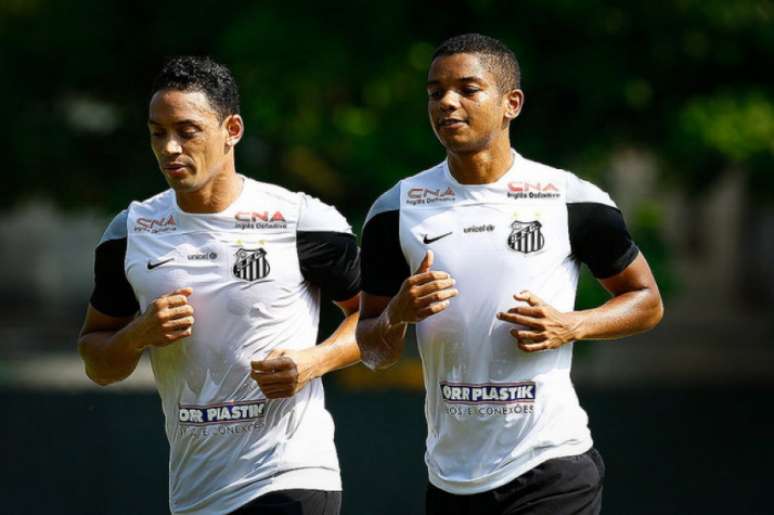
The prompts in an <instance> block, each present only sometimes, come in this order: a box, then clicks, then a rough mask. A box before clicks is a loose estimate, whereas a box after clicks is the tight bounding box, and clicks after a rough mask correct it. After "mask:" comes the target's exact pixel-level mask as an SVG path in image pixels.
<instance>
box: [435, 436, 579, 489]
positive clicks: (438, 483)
mask: <svg viewBox="0 0 774 515" xmlns="http://www.w3.org/2000/svg"><path fill="white" fill-rule="evenodd" d="M593 445H594V442H593V440H592V439H591V438H588V439H584V440H582V441H581V442H579V443H577V444H564V445H562V446H560V447H551V448H549V449H548V450H546V451H544V452H541V453H539V454H538V455H537V456H535V457H534V458H532V459H530V460H528V461H525V462H523V463H520V464H518V465H515V466H513V467H508V468H506V469H503V470H501V471H499V472H494V473H492V474H490V475H488V476H485V477H483V478H478V479H471V480H470V481H448V480H445V479H443V478H441V477H440V476H439V475H437V474H435V473H434V472H433V471H432V470H430V469H428V479H429V480H430V483H431V484H432V485H433V486H435V487H436V488H440V489H441V490H443V491H445V492H448V493H450V494H454V495H472V494H480V493H482V492H488V491H491V490H494V489H495V488H499V487H501V486H503V485H505V484H507V483H510V482H511V481H513V480H514V479H516V478H517V477H519V476H521V475H522V474H525V473H527V472H529V471H530V470H532V469H533V468H535V467H537V466H538V465H540V464H541V463H544V462H546V461H548V460H552V459H555V458H566V457H569V456H578V455H580V454H583V453H584V452H587V451H588V450H589V449H591V447H592V446H593Z"/></svg>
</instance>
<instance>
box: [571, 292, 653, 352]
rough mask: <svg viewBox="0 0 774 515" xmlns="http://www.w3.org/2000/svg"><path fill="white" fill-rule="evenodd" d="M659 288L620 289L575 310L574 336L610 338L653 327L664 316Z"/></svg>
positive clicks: (590, 338) (597, 338) (582, 338)
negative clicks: (593, 304)
mask: <svg viewBox="0 0 774 515" xmlns="http://www.w3.org/2000/svg"><path fill="white" fill-rule="evenodd" d="M663 312H664V308H663V306H662V304H661V297H660V296H659V294H658V292H655V291H653V290H652V289H649V288H643V289H640V290H634V291H629V292H626V293H622V294H620V295H617V296H615V297H612V298H611V299H610V300H608V301H607V302H605V303H604V304H602V305H601V306H599V307H596V308H593V309H588V310H583V311H576V312H574V315H575V318H576V321H577V325H576V329H575V335H574V336H575V337H574V338H573V339H575V340H610V339H615V338H622V337H624V336H629V335H632V334H636V333H641V332H644V331H647V330H649V329H652V328H653V327H655V326H656V324H658V322H659V321H660V320H661V317H662V316H663Z"/></svg>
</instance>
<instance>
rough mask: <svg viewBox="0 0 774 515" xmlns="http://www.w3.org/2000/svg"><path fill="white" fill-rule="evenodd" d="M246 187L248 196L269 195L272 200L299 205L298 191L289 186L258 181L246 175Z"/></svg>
mask: <svg viewBox="0 0 774 515" xmlns="http://www.w3.org/2000/svg"><path fill="white" fill-rule="evenodd" d="M244 179H245V188H247V189H248V196H250V197H253V196H261V197H264V198H266V197H268V198H269V199H271V200H272V201H275V202H279V203H285V204H293V205H297V204H298V203H299V200H298V195H299V194H298V192H295V191H290V190H289V189H287V188H283V187H282V186H279V185H277V184H271V183H269V182H261V181H256V180H255V179H251V178H250V177H245V178H244Z"/></svg>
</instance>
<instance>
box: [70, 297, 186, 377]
mask: <svg viewBox="0 0 774 515" xmlns="http://www.w3.org/2000/svg"><path fill="white" fill-rule="evenodd" d="M189 295H191V288H181V289H180V290H177V291H175V292H172V293H171V294H169V295H163V296H161V297H159V298H158V299H156V300H155V301H153V302H152V303H151V304H150V306H149V307H148V309H147V310H146V311H145V313H143V314H142V315H140V316H138V317H136V318H135V317H134V316H129V317H115V316H110V315H106V314H104V313H101V312H100V311H98V310H97V309H95V308H94V307H93V306H92V305H89V307H88V309H87V310H86V320H85V321H84V323H83V328H82V329H81V334H80V336H79V338H78V351H79V352H80V354H81V359H83V363H84V366H85V368H86V375H87V376H89V379H91V380H92V381H94V382H95V383H97V384H98V385H100V386H106V385H109V384H112V383H116V382H118V381H122V380H123V379H126V378H127V377H129V376H130V375H131V373H132V372H134V369H135V368H137V363H138V362H139V360H140V356H141V355H142V351H143V350H144V349H145V348H146V347H163V346H166V345H169V344H171V343H173V342H176V341H177V340H180V339H181V338H185V337H186V336H190V335H191V331H192V329H193V323H194V318H193V307H192V306H191V305H190V304H188V296H189Z"/></svg>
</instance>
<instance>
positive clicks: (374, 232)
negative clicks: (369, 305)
mask: <svg viewBox="0 0 774 515" xmlns="http://www.w3.org/2000/svg"><path fill="white" fill-rule="evenodd" d="M399 216H400V214H399V211H397V210H393V211H384V212H382V213H379V214H378V215H376V216H374V217H373V218H371V219H370V220H369V221H368V222H367V223H366V225H365V227H364V228H363V252H362V255H361V257H360V267H361V270H362V275H363V291H364V292H366V293H370V294H372V295H382V296H385V297H392V296H394V295H395V294H396V293H398V290H400V285H401V284H403V281H404V280H406V278H407V277H409V276H410V275H411V270H410V269H409V265H408V263H407V262H406V258H405V256H404V255H403V251H402V250H401V248H400V235H399V232H398V231H399V225H398V224H399Z"/></svg>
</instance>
